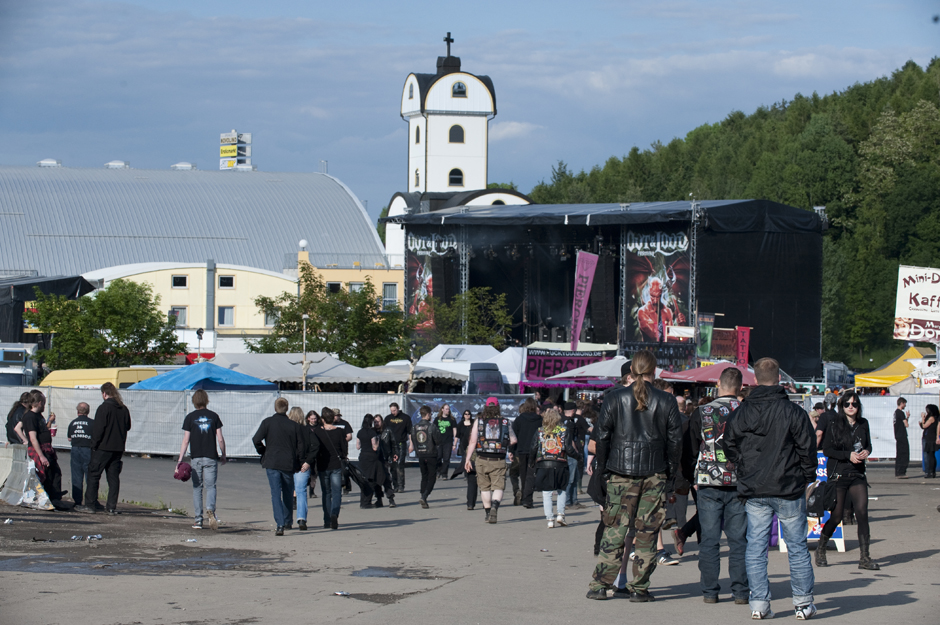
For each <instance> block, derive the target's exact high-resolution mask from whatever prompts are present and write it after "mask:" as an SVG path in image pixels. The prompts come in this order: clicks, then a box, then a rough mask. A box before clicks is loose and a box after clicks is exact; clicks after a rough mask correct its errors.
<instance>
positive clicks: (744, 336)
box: [735, 326, 751, 367]
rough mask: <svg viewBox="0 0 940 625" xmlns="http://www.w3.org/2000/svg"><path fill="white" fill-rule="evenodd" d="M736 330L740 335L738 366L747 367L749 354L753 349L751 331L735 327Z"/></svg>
mask: <svg viewBox="0 0 940 625" xmlns="http://www.w3.org/2000/svg"><path fill="white" fill-rule="evenodd" d="M735 330H736V331H737V333H738V339H737V357H736V360H737V364H738V365H740V366H742V367H746V366H747V353H748V350H749V349H750V347H751V329H750V328H748V327H744V326H735Z"/></svg>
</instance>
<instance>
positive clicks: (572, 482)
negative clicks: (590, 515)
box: [565, 456, 581, 506]
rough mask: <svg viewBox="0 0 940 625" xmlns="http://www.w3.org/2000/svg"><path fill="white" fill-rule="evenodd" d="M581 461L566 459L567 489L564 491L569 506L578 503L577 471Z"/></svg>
mask: <svg viewBox="0 0 940 625" xmlns="http://www.w3.org/2000/svg"><path fill="white" fill-rule="evenodd" d="M580 467H581V461H580V460H576V459H575V458H572V457H570V456H569V457H568V488H566V489H565V499H566V500H567V501H566V503H567V505H569V506H573V505H574V504H576V503H578V469H579V468H580Z"/></svg>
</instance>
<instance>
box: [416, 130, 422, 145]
mask: <svg viewBox="0 0 940 625" xmlns="http://www.w3.org/2000/svg"><path fill="white" fill-rule="evenodd" d="M415 143H421V126H418V127H416V128H415Z"/></svg>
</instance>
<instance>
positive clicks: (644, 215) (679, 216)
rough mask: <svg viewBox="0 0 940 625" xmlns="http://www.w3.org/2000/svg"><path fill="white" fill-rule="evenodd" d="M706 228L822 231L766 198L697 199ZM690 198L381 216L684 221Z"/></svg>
mask: <svg viewBox="0 0 940 625" xmlns="http://www.w3.org/2000/svg"><path fill="white" fill-rule="evenodd" d="M699 205H700V206H701V208H702V210H703V211H704V213H705V219H706V228H707V229H709V230H714V231H718V232H822V221H821V220H820V218H819V216H818V215H816V213H814V212H813V211H809V210H803V209H801V208H795V207H793V206H787V205H786V204H778V203H777V202H771V201H768V200H703V201H701V202H699ZM691 218H692V205H691V203H690V202H686V201H682V202H635V203H630V204H528V205H508V206H507V205H486V206H456V207H453V208H447V209H442V210H437V211H432V212H428V213H412V214H408V215H397V216H394V217H386V218H384V219H382V220H381V221H383V222H387V223H395V224H405V225H409V226H418V225H428V226H440V225H468V226H483V225H493V224H497V225H503V226H550V225H569V226H602V225H620V224H644V223H663V222H670V221H689V220H690V219H691Z"/></svg>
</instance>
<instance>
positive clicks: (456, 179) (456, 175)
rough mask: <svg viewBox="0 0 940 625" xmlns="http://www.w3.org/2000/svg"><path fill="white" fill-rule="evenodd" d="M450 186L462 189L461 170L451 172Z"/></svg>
mask: <svg viewBox="0 0 940 625" xmlns="http://www.w3.org/2000/svg"><path fill="white" fill-rule="evenodd" d="M450 186H452V187H462V186H463V172H462V171H460V170H459V169H451V170H450Z"/></svg>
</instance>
